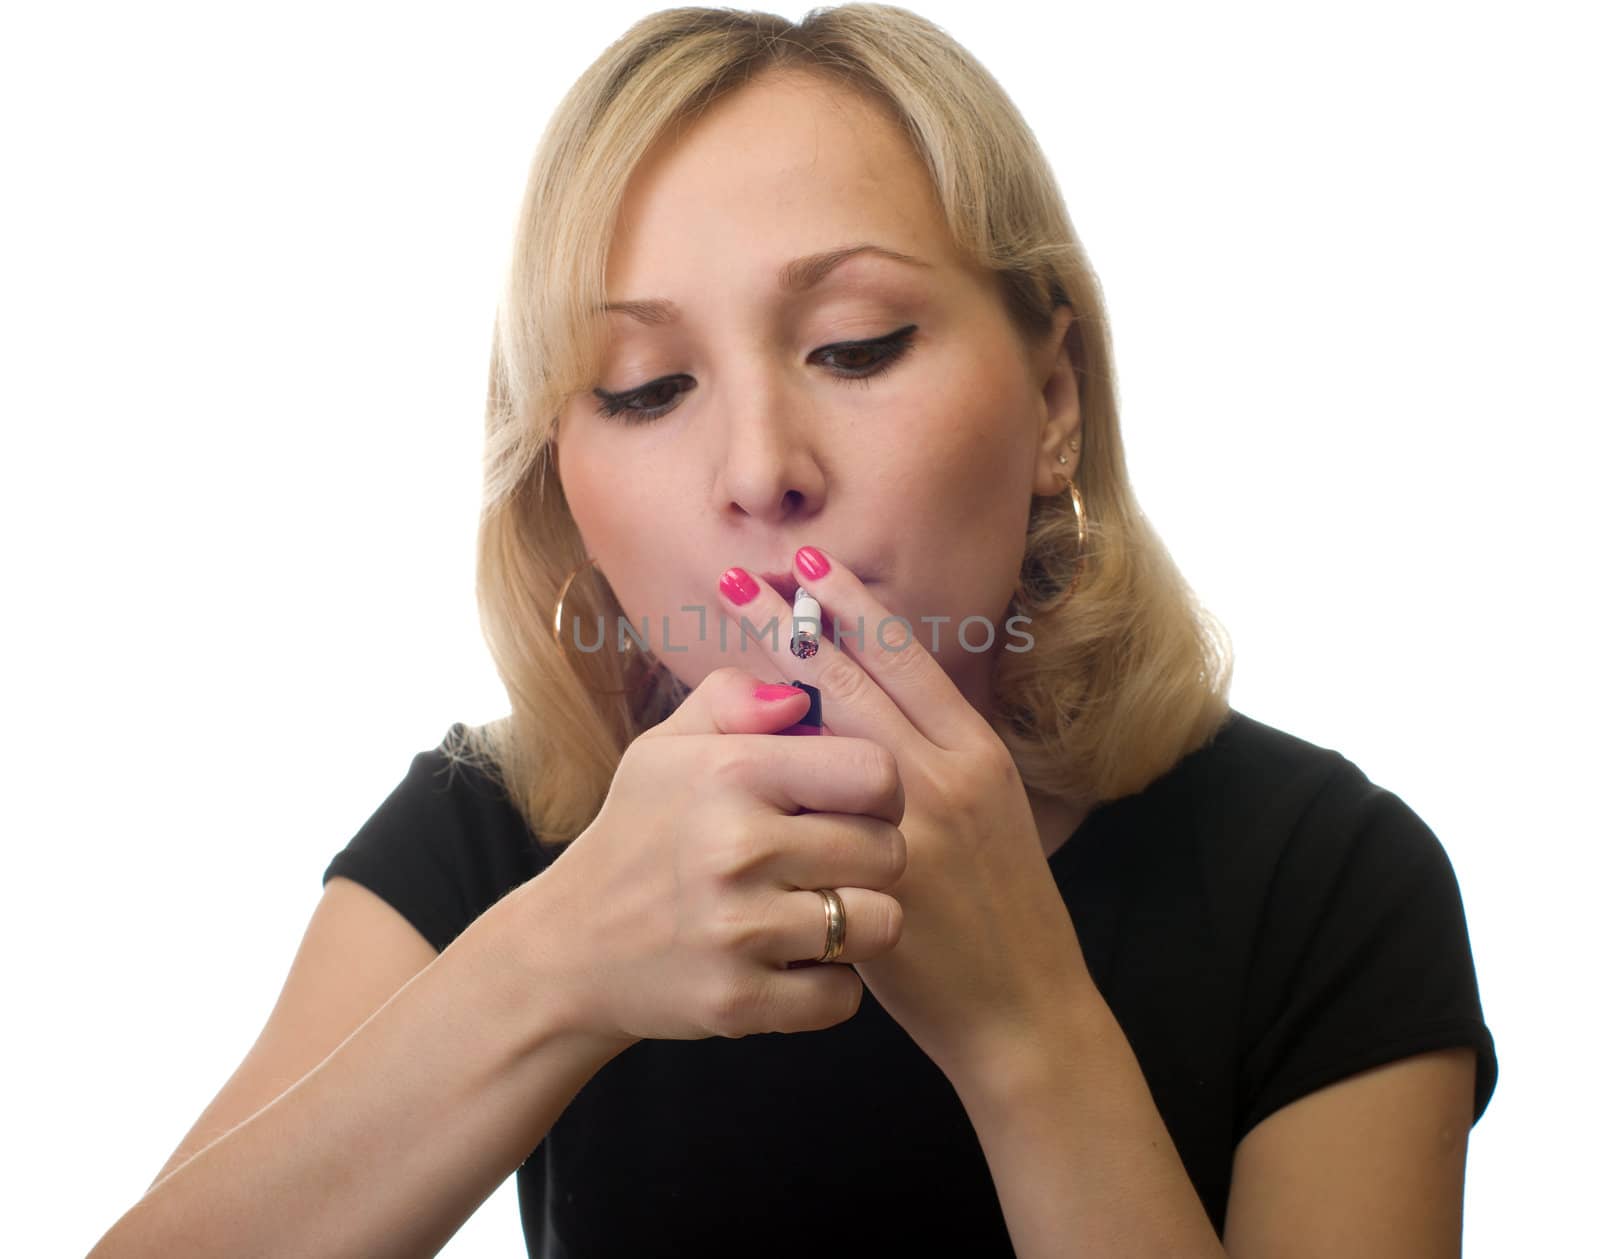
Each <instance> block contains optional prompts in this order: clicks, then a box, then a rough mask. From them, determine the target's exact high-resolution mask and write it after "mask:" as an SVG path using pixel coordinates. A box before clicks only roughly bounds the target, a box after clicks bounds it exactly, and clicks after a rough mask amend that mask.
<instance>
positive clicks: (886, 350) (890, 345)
mask: <svg viewBox="0 0 1600 1259" xmlns="http://www.w3.org/2000/svg"><path fill="white" fill-rule="evenodd" d="M916 330H917V325H916V324H907V325H906V326H905V327H904V328H900V329H897V330H896V331H894V332H891V333H889V334H888V335H887V336H883V337H878V338H876V339H875V340H872V341H842V342H840V343H839V344H837V345H825V346H823V347H822V348H821V349H820V350H814V351H813V352H812V357H813V358H817V359H825V360H827V362H826V364H825V365H826V366H829V367H832V368H833V369H834V373H833V374H834V376H835V377H837V378H838V379H839V380H843V381H847V382H855V381H859V382H860V383H861V384H866V383H867V381H868V380H870V379H871V378H872V377H874V376H877V375H880V374H882V373H883V372H885V371H887V370H888V369H889V367H890V365H891V364H893V363H896V362H898V361H899V360H900V359H902V358H904V357H905V356H906V355H907V354H908V353H910V351H911V346H912V344H913V342H912V334H913V333H914V332H916ZM684 384H687V386H688V387H687V388H684V389H681V390H678V387H679V386H681V385H684ZM692 388H694V379H693V377H690V376H663V377H662V378H661V379H660V380H652V381H651V382H650V383H649V384H647V385H640V386H639V388H637V389H630V390H628V391H627V392H625V393H607V392H606V391H605V390H604V389H598V388H597V389H596V390H595V391H594V396H595V397H596V398H597V399H599V404H600V405H599V407H598V408H597V409H598V410H599V412H600V414H601V415H604V416H607V417H609V418H613V419H621V421H622V422H623V423H624V424H642V423H645V422H647V421H649V420H653V419H655V418H657V417H658V416H661V415H665V414H666V413H667V412H668V411H670V410H671V409H672V407H673V405H674V404H675V403H676V402H677V399H678V392H682V393H687V392H688V390H689V389H692ZM672 390H678V392H667V391H672Z"/></svg>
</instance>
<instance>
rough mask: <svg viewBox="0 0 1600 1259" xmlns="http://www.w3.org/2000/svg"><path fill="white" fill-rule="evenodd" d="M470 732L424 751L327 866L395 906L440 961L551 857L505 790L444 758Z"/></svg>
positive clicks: (327, 874) (455, 732)
mask: <svg viewBox="0 0 1600 1259" xmlns="http://www.w3.org/2000/svg"><path fill="white" fill-rule="evenodd" d="M463 729H464V727H463V726H462V725H461V724H460V723H456V724H455V725H453V726H451V727H450V729H449V730H448V731H447V732H446V733H445V736H444V738H443V739H441V740H440V743H439V745H438V746H437V747H434V748H431V749H428V750H426V751H423V752H418V753H417V754H416V756H414V757H413V758H412V761H411V767H410V769H409V770H408V771H407V772H406V774H405V776H404V777H403V778H402V779H401V780H400V782H399V784H398V785H397V786H396V787H395V788H394V790H393V791H391V792H390V793H389V795H388V797H387V798H386V799H385V800H384V801H383V803H382V804H380V805H379V806H378V807H377V809H376V810H375V811H374V812H373V814H372V816H371V817H369V818H368V819H367V820H366V822H364V823H363V824H362V826H361V828H360V829H359V830H358V831H357V832H356V833H355V835H354V836H353V837H352V838H351V840H350V841H349V843H347V844H346V845H345V846H344V848H343V849H341V850H340V851H339V852H338V853H337V854H336V855H335V856H334V858H333V860H332V861H330V862H329V863H328V867H327V869H326V870H325V871H324V872H323V875H322V882H323V884H324V886H326V884H327V882H328V880H329V879H331V878H333V877H334V876H335V875H341V876H343V877H344V878H347V879H352V880H354V881H355V882H357V883H360V884H361V885H362V886H364V887H367V888H369V889H371V890H372V891H373V892H376V893H377V894H378V895H379V896H381V897H382V898H383V899H384V900H385V901H387V902H388V903H389V904H390V905H392V906H394V908H395V909H397V910H398V911H399V912H400V913H401V914H402V915H404V917H405V918H406V920H407V921H408V922H410V923H411V925H412V926H414V927H415V928H416V929H417V930H418V931H419V932H421V933H422V935H423V937H424V938H425V939H426V940H427V941H428V942H429V943H430V944H432V945H433V947H434V948H436V949H438V950H439V951H440V952H441V953H442V952H444V950H445V949H446V948H448V947H449V945H450V944H451V942H452V941H454V940H455V938H456V937H457V936H459V935H460V934H461V933H462V932H463V931H465V930H466V929H467V927H468V926H469V925H470V924H471V923H472V922H473V921H474V920H475V919H476V918H477V917H478V916H479V915H480V914H482V913H483V912H484V911H485V910H486V909H488V908H489V907H490V906H491V905H493V904H494V903H495V902H496V901H497V900H499V899H500V897H502V896H504V895H505V894H506V893H507V892H509V891H511V890H512V889H513V888H515V887H517V886H518V885H519V884H521V883H524V882H526V881H527V880H528V879H530V878H532V877H533V876H534V875H535V874H537V873H538V872H539V871H540V870H541V869H542V868H543V867H544V866H545V865H547V864H548V859H547V857H546V856H545V855H544V853H543V850H542V849H541V848H540V846H539V845H538V844H537V843H536V842H535V840H534V837H533V835H532V832H531V831H530V830H529V829H528V827H527V826H526V824H525V823H524V822H523V821H522V819H521V815H520V814H519V813H518V812H517V811H516V809H515V808H514V807H513V806H512V804H511V803H510V801H509V799H508V798H507V796H506V794H505V792H504V790H503V789H502V788H501V787H500V785H499V784H498V783H497V782H495V781H494V780H493V779H491V778H490V777H489V776H488V775H487V774H486V773H484V771H483V770H481V769H479V768H477V767H476V766H473V765H471V764H468V763H465V762H458V761H455V760H453V759H452V758H451V757H450V756H448V755H447V750H448V749H449V748H450V747H451V746H452V745H453V743H454V741H456V740H458V739H459V737H460V735H461V733H462V731H463Z"/></svg>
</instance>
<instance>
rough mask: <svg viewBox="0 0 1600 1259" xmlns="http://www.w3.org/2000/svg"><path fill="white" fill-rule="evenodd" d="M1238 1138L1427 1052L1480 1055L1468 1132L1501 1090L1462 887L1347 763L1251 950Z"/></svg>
mask: <svg viewBox="0 0 1600 1259" xmlns="http://www.w3.org/2000/svg"><path fill="white" fill-rule="evenodd" d="M1243 1043H1244V1052H1243V1054H1242V1057H1241V1066H1240V1079H1239V1088H1238V1093H1237V1097H1238V1105H1239V1111H1238V1115H1237V1119H1238V1123H1237V1126H1236V1130H1235V1131H1236V1139H1242V1138H1243V1137H1244V1135H1245V1134H1246V1133H1247V1132H1249V1131H1250V1129H1251V1128H1253V1127H1254V1126H1255V1125H1256V1124H1257V1123H1259V1122H1260V1121H1261V1120H1262V1119H1264V1118H1266V1116H1267V1115H1269V1114H1271V1113H1272V1112H1273V1111H1275V1110H1277V1109H1279V1108H1280V1107H1282V1106H1286V1105H1288V1104H1289V1103H1290V1102H1292V1101H1295V1100H1297V1099H1298V1098H1300V1097H1303V1096H1305V1095H1306V1094H1308V1093H1311V1092H1313V1091H1315V1090H1316V1089H1319V1088H1322V1087H1324V1086H1325V1085H1328V1084H1332V1083H1333V1082H1335V1081H1337V1080H1340V1079H1343V1078H1344V1077H1346V1076H1349V1075H1353V1074H1355V1073H1357V1072H1360V1071H1365V1070H1368V1069H1370V1068H1372V1067H1376V1066H1380V1065H1382V1064H1384V1063H1387V1062H1393V1061H1396V1060H1398V1059H1401V1058H1405V1057H1409V1056H1411V1055H1413V1054H1418V1053H1424V1052H1427V1051H1429V1050H1435V1049H1447V1048H1453V1047H1471V1048H1472V1049H1473V1051H1474V1052H1475V1054H1476V1056H1477V1082H1476V1086H1475V1091H1474V1098H1473V1116H1472V1122H1473V1123H1477V1121H1478V1119H1479V1118H1480V1117H1481V1116H1482V1115H1483V1112H1484V1110H1485V1108H1486V1107H1487V1106H1488V1104H1489V1097H1490V1095H1491V1094H1492V1093H1493V1092H1494V1088H1495V1083H1496V1080H1497V1077H1498V1062H1497V1059H1496V1056H1495V1047H1494V1038H1493V1036H1492V1035H1491V1034H1490V1031H1489V1028H1488V1026H1487V1025H1486V1023H1485V1021H1484V1016H1483V1009H1482V1005H1481V1003H1480V1000H1479V992H1478V983H1477V973H1476V969H1475V966H1474V963H1473V956H1472V946H1471V942H1470V938H1469V935H1468V931H1467V922H1466V915H1465V911H1464V909H1463V905H1462V900H1461V892H1460V888H1459V886H1458V884H1457V881H1456V876H1455V871H1454V869H1453V867H1452V866H1451V864H1450V859H1449V857H1448V855H1447V854H1446V852H1445V849H1444V847H1443V845H1442V844H1441V843H1440V842H1439V839H1438V837H1437V836H1435V834H1434V833H1433V831H1432V830H1431V829H1429V827H1428V826H1427V824H1426V823H1424V822H1423V821H1422V819H1421V818H1420V817H1418V816H1417V814H1416V813H1415V812H1413V811H1412V809H1411V808H1410V807H1409V806H1408V805H1406V804H1405V802H1404V801H1402V800H1401V799H1400V798H1399V797H1397V796H1396V795H1394V794H1393V793H1392V792H1389V791H1386V790H1384V789H1383V788H1381V787H1377V786H1375V785H1373V784H1372V783H1371V782H1370V781H1369V780H1368V779H1367V778H1366V776H1365V775H1364V774H1363V773H1361V771H1360V770H1359V769H1358V768H1357V767H1355V766H1354V765H1353V764H1351V763H1349V762H1348V761H1346V762H1344V765H1343V767H1342V768H1341V770H1340V771H1339V772H1337V773H1335V774H1334V776H1333V777H1332V778H1331V779H1330V781H1329V783H1328V784H1327V785H1326V786H1325V787H1324V788H1323V789H1322V791H1321V792H1320V793H1318V795H1317V796H1316V797H1315V798H1314V800H1313V801H1312V803H1311V805H1310V806H1309V807H1308V809H1307V811H1306V813H1305V814H1304V815H1303V816H1302V817H1301V819H1300V821H1299V823H1298V824H1297V825H1296V826H1295V828H1294V830H1293V833H1292V834H1291V835H1290V836H1289V837H1288V839H1287V841H1286V843H1285V846H1284V848H1283V849H1282V851H1281V854H1280V856H1279V859H1278V865H1277V869H1276V870H1275V872H1274V874H1273V877H1272V881H1271V885H1270V891H1269V893H1268V896H1267V903H1266V905H1265V907H1264V909H1263V913H1262V918H1261V926H1260V934H1259V937H1258V940H1257V944H1256V947H1255V949H1254V951H1253V957H1252V962H1251V970H1250V980H1249V983H1248V985H1247V990H1246V998H1245V1014H1244V1042H1243Z"/></svg>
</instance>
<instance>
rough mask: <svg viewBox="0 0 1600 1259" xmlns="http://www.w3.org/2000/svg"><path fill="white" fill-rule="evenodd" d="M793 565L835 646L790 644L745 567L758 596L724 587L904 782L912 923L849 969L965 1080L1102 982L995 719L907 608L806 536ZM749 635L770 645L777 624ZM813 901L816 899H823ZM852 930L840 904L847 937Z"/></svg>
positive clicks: (772, 598) (779, 603)
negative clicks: (895, 612) (1090, 965)
mask: <svg viewBox="0 0 1600 1259" xmlns="http://www.w3.org/2000/svg"><path fill="white" fill-rule="evenodd" d="M819 565H820V566H821V567H822V568H825V569H826V571H821V570H820V569H819ZM793 572H794V576H795V578H796V580H797V581H798V582H799V583H800V584H801V585H803V586H804V587H805V588H806V591H807V592H808V593H810V594H812V595H815V596H816V598H817V600H818V602H819V603H820V604H821V605H822V608H823V611H824V612H825V613H827V614H828V615H829V616H830V617H831V618H832V620H833V622H834V624H835V625H836V626H838V627H839V629H838V631H837V632H838V636H839V644H840V645H839V646H835V645H834V643H832V642H830V641H829V640H828V636H827V635H825V634H824V635H821V636H820V638H821V646H820V648H819V650H818V653H817V654H816V655H815V656H812V657H810V658H809V659H805V660H802V659H798V658H796V657H795V656H793V655H792V654H791V653H790V652H789V651H788V646H787V643H788V627H789V625H790V623H791V619H792V616H791V614H792V609H791V608H790V607H789V605H788V603H787V602H786V601H785V600H784V599H783V598H782V597H781V596H780V595H779V594H778V593H777V592H776V591H775V590H773V589H772V588H771V587H770V586H768V585H766V584H764V583H760V582H759V580H758V579H755V578H752V579H751V580H752V581H755V582H756V583H757V586H758V592H757V594H756V595H755V597H754V598H753V599H751V600H750V601H749V602H747V603H745V604H743V605H736V604H734V603H733V602H732V601H731V600H730V599H729V598H728V595H727V588H726V587H724V588H723V589H722V599H723V604H724V606H725V607H726V608H728V609H729V612H730V615H734V614H736V615H738V616H743V617H746V618H748V619H749V620H750V622H751V623H752V624H754V625H756V626H762V625H767V624H770V620H769V617H777V618H778V624H779V626H780V627H782V632H781V633H780V634H779V635H778V636H777V637H778V639H779V644H780V645H779V647H778V654H776V655H774V656H773V657H772V659H773V660H774V662H775V664H776V667H777V668H778V670H779V671H780V675H781V676H787V677H796V678H800V679H801V680H803V681H805V682H806V683H807V684H808V685H812V686H815V687H818V688H819V689H820V690H821V692H822V700H823V703H822V718H823V724H824V725H825V727H826V728H827V729H828V730H829V731H830V732H832V733H834V734H838V735H843V736H845V737H846V739H847V740H848V741H849V744H850V746H851V747H852V748H855V747H857V746H859V745H861V744H862V743H863V742H866V743H870V744H872V745H876V746H877V747H880V748H883V749H886V750H887V751H889V752H891V753H893V755H894V759H895V763H896V764H897V766H898V767H899V776H900V782H901V785H902V787H903V790H904V793H905V812H904V816H903V817H902V818H901V819H900V830H901V832H902V834H903V835H904V837H905V843H906V849H907V867H906V872H905V875H904V877H902V878H901V879H900V881H899V882H897V883H895V884H893V885H890V886H888V887H887V890H888V891H889V892H891V893H892V894H893V895H894V897H895V898H896V899H897V900H898V901H899V903H900V907H901V909H902V911H903V913H904V915H905V923H904V927H903V929H902V931H901V933H900V941H899V943H898V944H897V945H896V946H895V947H894V948H893V949H892V950H890V951H888V952H884V951H882V950H881V949H877V948H873V949H872V950H871V955H870V957H869V958H862V959H856V962H857V965H856V971H857V973H858V974H859V975H860V976H861V978H862V980H863V982H865V984H866V985H867V987H868V988H870V989H871V990H872V995H873V996H874V997H875V998H876V999H877V1001H878V1002H879V1004H880V1005H882V1006H883V1008H884V1009H885V1010H886V1011H888V1013H889V1014H890V1015H891V1016H892V1017H893V1018H894V1019H895V1020H896V1022H898V1023H899V1024H900V1026H901V1027H903V1028H904V1029H905V1030H906V1032H907V1033H908V1034H909V1035H910V1036H911V1037H912V1039H913V1040H915V1041H916V1042H917V1044H918V1045H919V1046H920V1047H921V1048H922V1050H923V1051H924V1052H925V1053H926V1054H927V1055H928V1056H929V1057H930V1058H931V1059H933V1061H934V1062H935V1063H936V1064H938V1066H939V1067H940V1068H941V1069H942V1070H943V1071H944V1072H945V1073H946V1075H947V1076H948V1077H949V1078H950V1079H951V1080H952V1081H956V1082H957V1083H958V1087H959V1082H960V1081H961V1080H962V1079H964V1078H966V1073H969V1072H972V1071H982V1070H984V1069H985V1068H986V1066H987V1065H988V1064H990V1063H991V1062H993V1061H994V1056H995V1055H999V1054H1001V1053H1003V1052H1004V1051H1005V1050H1006V1048H1007V1047H1008V1046H1012V1047H1014V1046H1015V1045H1016V1043H1017V1040H1016V1038H1017V1037H1025V1036H1031V1035H1040V1034H1048V1032H1049V1030H1050V1029H1051V1028H1052V1027H1054V1026H1056V1025H1057V1023H1058V1021H1059V1020H1060V1019H1062V1018H1063V1017H1067V1016H1070V1014H1071V1012H1072V1011H1073V1010H1074V1009H1076V1008H1077V1005H1076V1002H1077V1000H1078V998H1079V997H1080V996H1082V995H1084V994H1086V993H1089V992H1092V991H1093V989H1092V983H1093V980H1092V979H1091V977H1090V976H1089V973H1088V969H1087V967H1086V965H1085V963H1084V960H1083V953H1082V951H1081V949H1080V947H1079V944H1078V936H1077V931H1076V930H1075V929H1074V927H1073V925H1072V920H1071V916H1070V915H1069V914H1068V912H1067V907H1066V904H1065V902H1064V901H1063V900H1062V898H1061V893H1060V890H1059V889H1058V888H1057V887H1056V883H1055V878H1054V876H1053V875H1052V873H1051V871H1050V868H1049V864H1048V860H1047V858H1046V857H1045V854H1044V849H1043V846H1042V844H1041V842H1040V837H1039V833H1038V827H1037V826H1036V825H1035V823H1034V819H1033V810H1032V807H1031V805H1030V804H1029V801H1028V796H1027V791H1026V789H1025V787H1024V786H1023V783H1022V781H1021V778H1020V776H1019V775H1018V773H1017V768H1016V763H1015V762H1014V761H1013V760H1012V757H1011V754H1010V752H1009V750H1008V749H1007V748H1006V746H1005V744H1004V743H1003V742H1001V740H1000V737H999V735H997V734H996V733H995V731H994V729H993V728H992V727H991V726H990V725H989V723H988V721H987V720H986V719H985V718H984V717H983V715H982V714H981V713H979V712H978V711H977V710H976V709H974V708H973V707H972V705H971V704H970V703H968V702H967V699H966V697H965V696H964V695H963V694H962V693H961V691H960V689H959V688H958V687H957V686H956V684H955V683H954V682H953V681H952V680H951V678H950V676H949V675H948V674H947V673H946V672H945V671H944V669H943V668H941V667H940V665H939V663H938V661H937V660H936V659H935V658H934V657H933V656H932V655H931V654H929V653H928V652H927V650H926V649H924V648H923V646H922V644H921V643H920V642H918V641H917V639H916V638H915V637H914V636H913V635H912V634H911V633H910V631H909V628H908V624H907V622H906V621H905V620H904V619H903V618H901V619H899V620H891V619H890V618H891V616H892V614H891V613H890V612H889V611H888V610H887V609H886V608H884V607H883V605H882V604H880V603H879V602H878V601H877V600H876V599H875V598H874V597H873V595H872V594H871V592H870V591H869V590H868V589H867V588H866V587H865V586H864V585H863V584H862V583H861V582H860V581H859V580H858V579H857V578H856V577H855V575H854V574H852V573H851V572H850V571H849V570H848V569H846V568H844V567H843V566H842V565H841V564H840V563H839V562H838V561H837V560H835V559H833V557H831V556H827V555H824V554H822V553H821V552H820V551H818V550H817V549H816V548H811V547H802V548H801V549H800V551H799V552H797V553H796V556H795V564H794V569H793ZM880 627H882V642H881V643H880V639H879V631H880ZM863 630H864V632H862V631H863ZM847 631H848V632H847ZM756 641H757V642H760V643H763V644H764V645H765V646H764V650H766V651H768V652H769V653H770V652H771V649H772V636H771V635H768V634H763V635H761V636H759V637H756ZM884 644H887V646H885V645H884ZM841 648H843V649H841ZM806 742H808V743H812V744H817V743H822V744H827V743H832V742H835V740H833V739H827V738H823V739H810V740H806ZM853 755H854V753H853ZM798 886H802V887H825V886H827V884H826V883H806V884H799V885H798ZM807 908H808V910H809V912H810V913H811V914H813V915H816V914H817V908H818V907H816V906H809V907H807ZM847 911H848V905H847ZM819 916H820V915H819ZM864 929H865V930H866V931H868V932H874V931H875V926H874V924H872V923H870V922H869V923H867V924H864ZM856 930H857V926H856V922H855V920H854V919H853V918H849V917H848V912H847V921H846V934H845V939H846V942H847V943H848V941H849V940H850V938H851V937H852V936H853V935H854V933H855V932H856ZM876 942H877V940H876V937H874V943H876ZM817 969H823V970H825V969H828V968H826V967H819V968H817Z"/></svg>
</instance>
